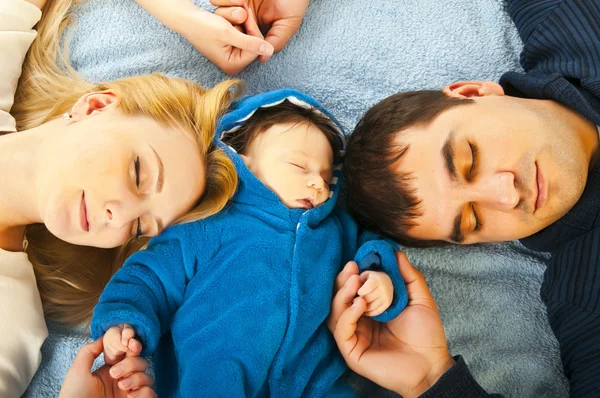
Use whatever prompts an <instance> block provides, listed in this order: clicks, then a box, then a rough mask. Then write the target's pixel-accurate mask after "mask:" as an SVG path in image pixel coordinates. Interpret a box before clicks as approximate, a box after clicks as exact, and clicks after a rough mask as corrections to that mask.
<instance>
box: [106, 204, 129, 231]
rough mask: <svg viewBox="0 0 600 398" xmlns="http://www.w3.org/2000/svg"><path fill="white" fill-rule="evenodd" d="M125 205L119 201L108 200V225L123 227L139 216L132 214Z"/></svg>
mask: <svg viewBox="0 0 600 398" xmlns="http://www.w3.org/2000/svg"><path fill="white" fill-rule="evenodd" d="M130 213H131V212H130V211H127V209H126V208H125V206H123V204H122V203H121V202H119V201H110V202H107V203H106V205H105V206H104V219H105V222H106V224H107V225H108V226H110V227H112V228H117V229H120V228H123V227H124V226H126V225H127V224H129V223H131V221H133V219H135V218H137V216H135V217H134V216H133V215H132V214H130Z"/></svg>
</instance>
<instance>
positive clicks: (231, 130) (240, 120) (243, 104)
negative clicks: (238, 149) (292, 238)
mask: <svg viewBox="0 0 600 398" xmlns="http://www.w3.org/2000/svg"><path fill="white" fill-rule="evenodd" d="M285 100H288V101H289V102H291V103H292V104H294V105H297V106H301V107H303V108H307V109H312V110H313V111H314V112H319V113H322V114H324V115H325V116H327V117H328V118H329V119H331V121H333V123H334V125H335V126H336V127H337V128H336V129H335V130H336V132H337V138H338V142H339V145H340V156H339V159H338V161H337V162H336V164H334V165H333V179H332V181H331V183H330V184H329V199H328V200H327V201H326V202H325V203H323V204H322V205H321V206H319V207H316V208H315V209H312V210H310V211H309V212H310V213H312V214H314V218H315V219H323V218H325V217H326V216H327V215H328V214H330V213H331V212H332V211H333V208H334V207H335V204H336V201H337V198H338V196H339V192H340V185H341V182H342V164H343V158H344V153H345V149H346V134H345V131H344V129H343V127H342V126H341V124H340V123H339V122H338V121H337V120H336V119H335V118H334V117H333V115H332V114H331V113H329V112H328V111H327V110H326V109H325V108H324V107H323V106H322V105H321V104H320V103H319V102H318V101H317V100H315V99H314V98H312V97H310V96H308V95H306V94H304V93H301V92H299V91H296V90H292V89H283V90H277V91H269V92H266V93H263V94H258V95H253V96H248V97H245V98H243V99H241V100H240V101H237V102H235V103H234V104H233V105H232V110H231V111H230V112H229V113H227V114H226V115H224V116H223V117H222V118H221V120H220V121H219V124H218V126H217V134H216V139H218V140H219V141H220V140H221V139H222V138H223V137H225V136H230V135H234V134H235V132H236V131H237V130H239V128H240V126H242V125H243V124H244V122H245V121H246V120H248V119H249V118H250V117H251V116H252V115H253V114H254V112H255V111H256V110H257V109H259V108H268V107H270V106H275V105H278V104H280V103H282V102H284V101H285ZM221 145H222V144H221ZM228 153H229V154H230V156H231V157H232V158H233V160H234V162H235V163H236V167H237V168H238V170H239V166H241V165H242V164H243V161H242V159H241V157H240V156H239V155H237V154H236V153H235V151H234V150H233V148H229V151H228ZM311 218H312V217H311Z"/></svg>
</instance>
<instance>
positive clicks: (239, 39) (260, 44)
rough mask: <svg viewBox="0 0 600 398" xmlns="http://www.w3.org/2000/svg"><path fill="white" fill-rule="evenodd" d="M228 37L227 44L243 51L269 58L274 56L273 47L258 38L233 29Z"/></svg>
mask: <svg viewBox="0 0 600 398" xmlns="http://www.w3.org/2000/svg"><path fill="white" fill-rule="evenodd" d="M227 36H228V37H227V39H226V42H227V43H228V44H230V45H232V46H233V47H236V48H239V49H240V50H242V51H247V52H249V53H252V54H259V55H268V56H270V55H272V54H273V46H272V45H271V44H270V43H267V42H266V41H265V40H263V39H260V38H258V37H254V36H250V35H247V34H244V33H242V32H240V31H239V30H236V29H233V28H232V29H230V30H229V31H228V35H227Z"/></svg>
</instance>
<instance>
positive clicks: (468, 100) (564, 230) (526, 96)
mask: <svg viewBox="0 0 600 398" xmlns="http://www.w3.org/2000/svg"><path fill="white" fill-rule="evenodd" d="M508 11H509V13H510V14H511V17H512V18H513V20H514V21H515V24H516V25H517V28H518V30H519V33H520V36H521V38H522V40H523V43H524V50H523V53H522V55H521V64H522V66H523V68H524V69H525V71H526V73H525V74H519V73H514V72H509V73H506V74H504V75H503V76H502V78H501V80H500V84H496V83H493V82H459V83H455V84H452V85H449V86H446V87H445V88H444V89H443V91H442V92H435V91H424V92H411V93H401V94H396V95H394V96H392V97H389V98H387V99H385V100H383V101H382V102H380V103H379V104H377V105H375V106H374V107H373V108H372V109H370V110H369V111H368V112H367V113H366V114H365V116H364V117H363V118H362V120H361V121H360V122H359V124H358V126H357V128H356V130H355V132H354V133H353V135H352V136H351V138H350V141H349V144H348V151H347V154H346V167H347V169H346V176H347V181H348V182H349V192H350V195H349V205H350V207H351V208H352V210H353V212H354V214H355V215H356V216H357V217H358V218H359V219H360V220H362V222H363V223H364V224H365V225H366V226H367V227H370V228H373V229H375V230H377V231H379V232H383V233H386V234H389V235H391V236H393V237H395V238H396V239H398V240H399V241H400V242H403V243H405V244H409V245H416V246H430V245H439V244H443V243H445V242H450V243H460V244H471V243H477V242H489V241H506V240H513V239H521V241H522V243H523V244H525V245H526V246H528V247H529V248H531V249H534V250H540V251H552V252H553V256H552V259H551V260H550V263H549V265H548V268H547V270H546V273H545V275H544V282H543V285H542V291H541V295H542V298H543V300H544V302H545V303H546V305H547V309H548V318H549V320H550V323H551V326H552V329H553V331H554V333H555V334H556V336H557V338H558V341H559V343H560V349H561V357H562V362H563V367H564V370H565V374H566V375H567V377H568V378H569V380H570V383H571V395H572V396H590V395H598V394H600V377H598V375H599V374H600V269H599V268H600V264H599V263H598V257H599V252H600V217H599V210H600V165H599V164H598V159H599V156H600V151H598V141H599V140H598V134H599V132H600V129H599V128H598V125H600V1H598V0H593V1H591V0H572V1H560V0H527V1H526V0H509V1H508ZM381 148H387V151H385V153H382V150H381Z"/></svg>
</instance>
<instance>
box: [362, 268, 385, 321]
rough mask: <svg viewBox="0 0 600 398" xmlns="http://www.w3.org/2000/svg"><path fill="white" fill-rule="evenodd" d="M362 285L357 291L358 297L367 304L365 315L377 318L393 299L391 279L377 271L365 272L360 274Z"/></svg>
mask: <svg viewBox="0 0 600 398" xmlns="http://www.w3.org/2000/svg"><path fill="white" fill-rule="evenodd" d="M360 280H361V281H362V282H363V285H362V287H361V288H360V289H358V295H359V296H360V297H362V298H363V299H364V300H365V301H366V302H367V310H366V311H365V315H368V316H371V317H373V316H377V315H380V314H382V313H383V312H384V311H385V310H387V309H388V308H389V307H390V305H391V304H392V300H393V299H394V285H393V284H392V279H391V278H390V277H389V276H388V275H387V274H386V273H385V272H379V271H365V272H363V273H362V274H360Z"/></svg>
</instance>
